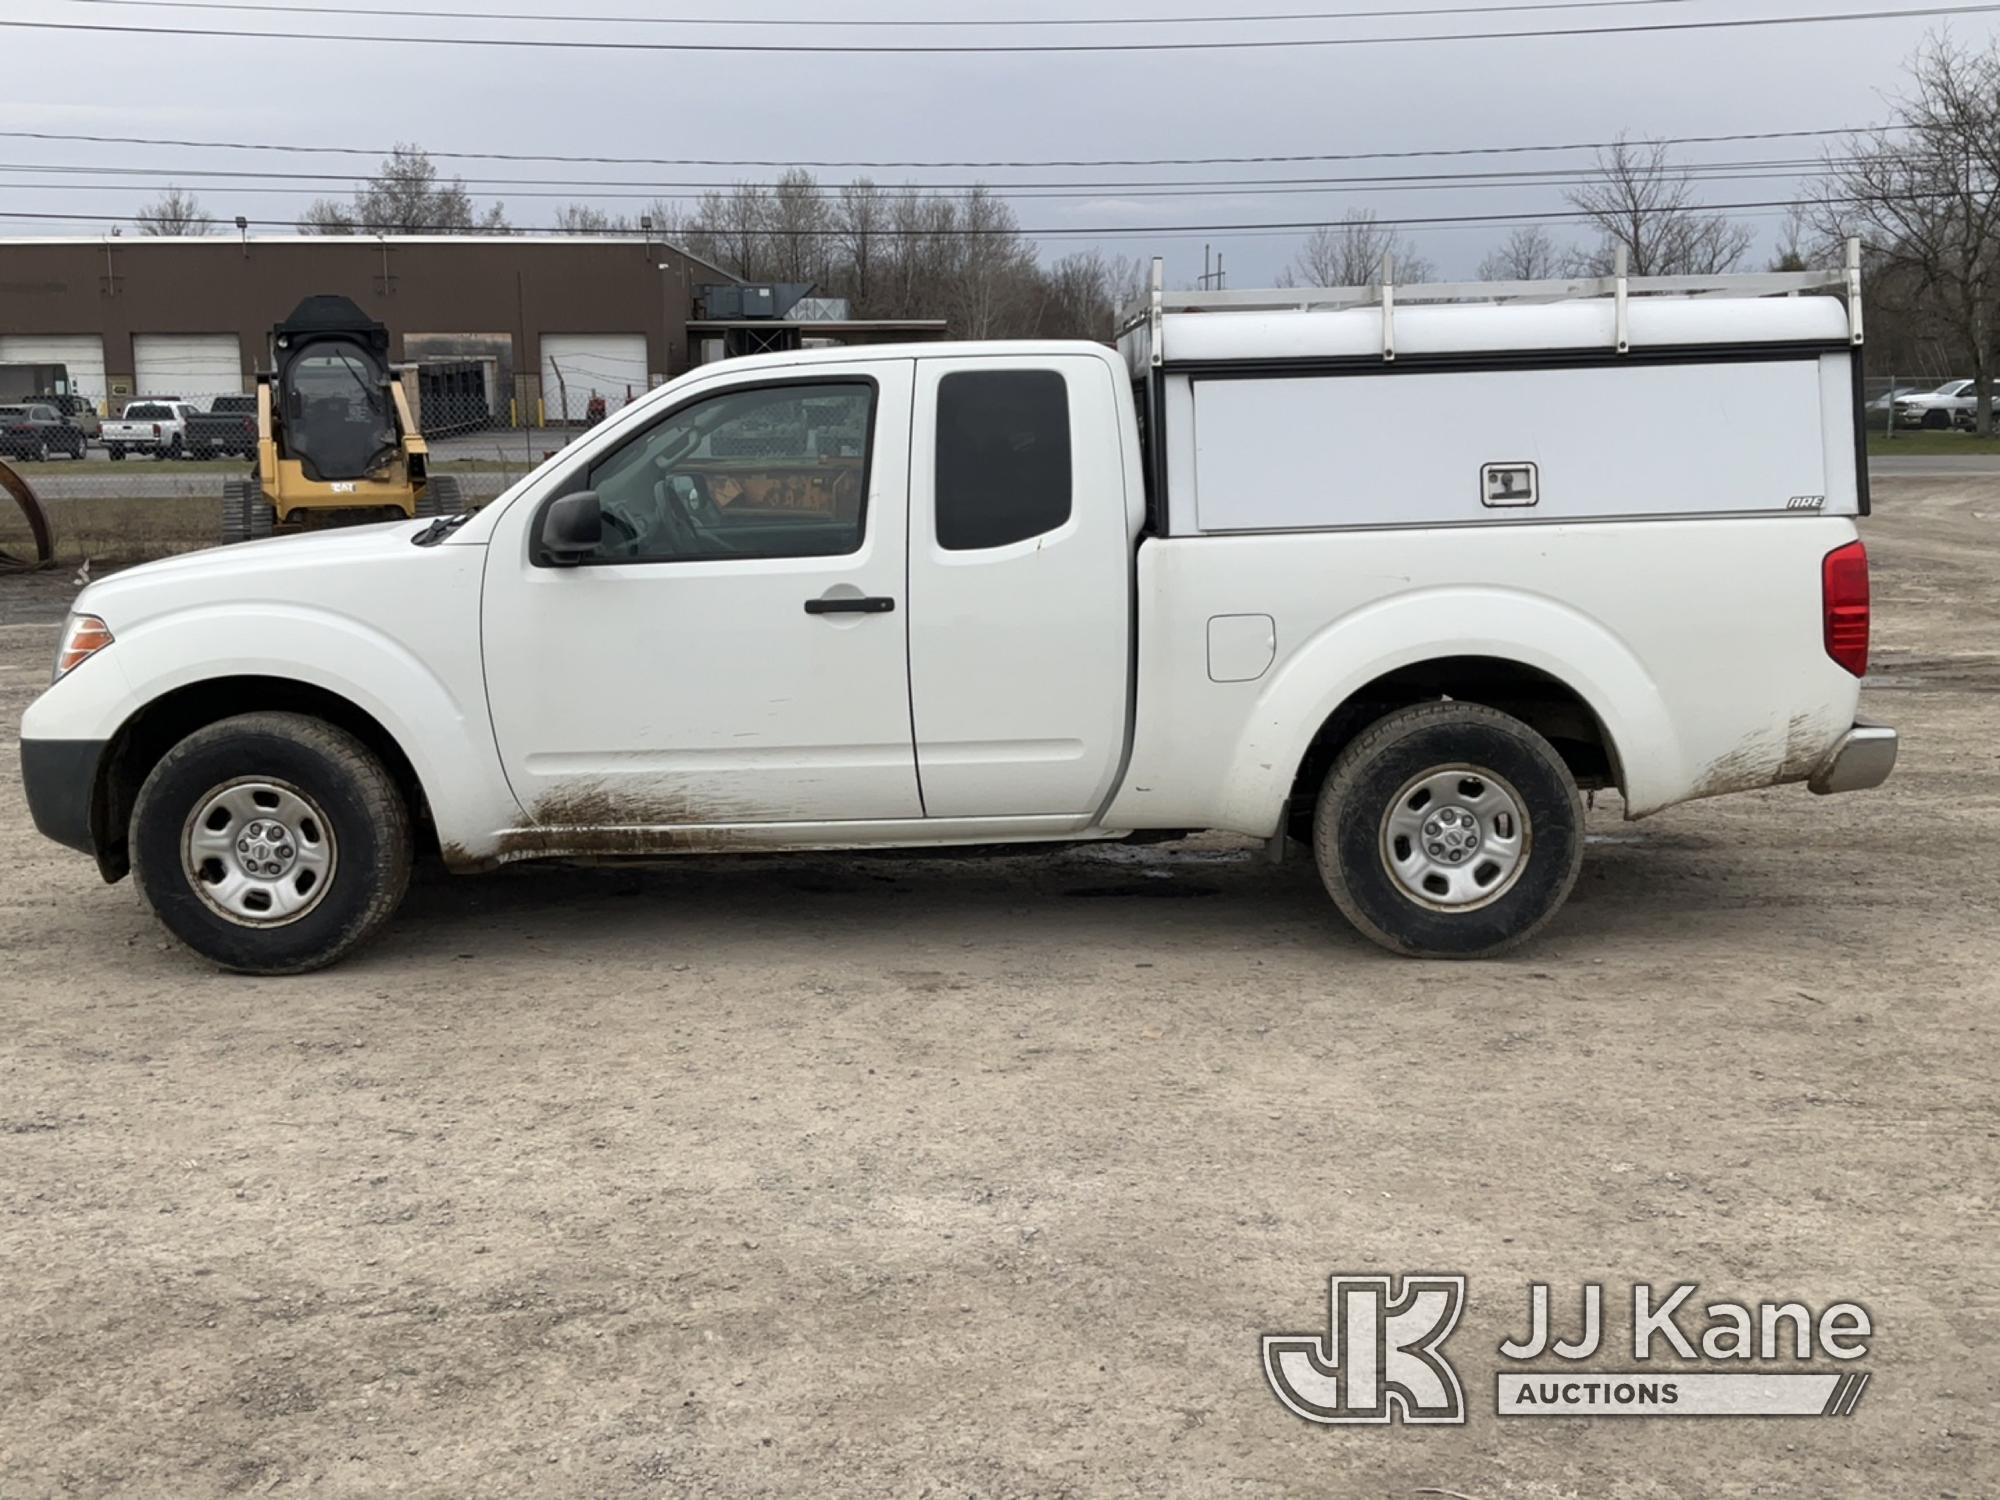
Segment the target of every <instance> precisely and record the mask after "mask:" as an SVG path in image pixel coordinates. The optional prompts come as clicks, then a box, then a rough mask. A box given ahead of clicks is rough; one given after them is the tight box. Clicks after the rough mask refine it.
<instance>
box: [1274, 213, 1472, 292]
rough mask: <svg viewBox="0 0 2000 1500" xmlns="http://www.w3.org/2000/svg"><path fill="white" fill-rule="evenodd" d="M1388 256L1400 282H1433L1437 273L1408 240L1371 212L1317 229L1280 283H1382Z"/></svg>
mask: <svg viewBox="0 0 2000 1500" xmlns="http://www.w3.org/2000/svg"><path fill="white" fill-rule="evenodd" d="M1385 255H1387V256H1389V257H1390V258H1391V271H1392V274H1393V275H1394V276H1395V278H1396V280H1397V281H1400V282H1405V283H1410V282H1418V281H1429V280H1431V279H1432V278H1433V277H1434V276H1435V275H1436V274H1437V273H1436V269H1435V268H1434V267H1433V266H1432V265H1431V263H1430V261H1429V260H1427V259H1426V258H1425V257H1424V256H1422V255H1420V254H1419V253H1418V252H1417V247H1416V246H1415V245H1414V244H1412V243H1411V242H1410V241H1409V239H1407V238H1406V237H1402V236H1399V235H1398V234H1397V233H1396V231H1395V230H1394V228H1392V227H1391V226H1389V225H1386V224H1378V223H1377V222H1376V221H1375V215H1374V214H1373V213H1372V212H1370V211H1369V210H1367V209H1359V210H1356V211H1355V212H1353V213H1350V214H1348V215H1347V217H1346V218H1344V219H1342V220H1341V221H1340V223H1338V224H1322V225H1321V226H1320V227H1319V228H1318V229H1315V230H1314V231H1313V232H1312V234H1311V235H1310V236H1309V237H1308V238H1307V240H1306V242H1305V244H1304V245H1303V246H1301V247H1300V249H1299V253H1298V254H1297V255H1296V256H1294V257H1293V258H1292V263H1291V265H1289V266H1287V267H1286V268H1285V269H1284V270H1283V271H1280V272H1279V273H1278V285H1279V286H1374V285H1375V284H1376V283H1377V282H1379V281H1380V280H1381V279H1382V257H1383V256H1385Z"/></svg>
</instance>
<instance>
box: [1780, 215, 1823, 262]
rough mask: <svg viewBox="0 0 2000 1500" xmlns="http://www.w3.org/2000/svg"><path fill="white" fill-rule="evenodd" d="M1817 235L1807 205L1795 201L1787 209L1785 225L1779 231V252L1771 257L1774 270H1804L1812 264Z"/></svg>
mask: <svg viewBox="0 0 2000 1500" xmlns="http://www.w3.org/2000/svg"><path fill="white" fill-rule="evenodd" d="M1816 238H1817V235H1816V233H1815V231H1814V229H1813V225H1812V219H1811V217H1810V216H1809V215H1808V214H1807V212H1806V206H1805V205H1804V204H1801V203H1794V204H1793V205H1792V206H1791V207H1790V208H1789V209H1787V210H1786V211H1785V223H1784V227H1783V228H1782V229H1780V230H1779V231H1778V249H1777V253H1776V254H1774V255H1773V256H1772V257H1771V269H1772V270H1773V271H1803V270H1806V269H1807V268H1808V266H1810V264H1811V262H1812V257H1813V254H1814V252H1815V250H1816V248H1817V247H1816V245H1815V244H1814V241H1815V239H1816Z"/></svg>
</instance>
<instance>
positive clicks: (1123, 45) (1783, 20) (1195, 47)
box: [0, 3, 2000, 57]
mask: <svg viewBox="0 0 2000 1500" xmlns="http://www.w3.org/2000/svg"><path fill="white" fill-rule="evenodd" d="M1995 11H2000V3H1990V4H1973V5H1928V6H1922V7H1916V8H1912V9H1909V10H1860V11H1841V12H1822V13H1817V14H1811V15H1798V16H1755V17H1736V18H1732V19H1729V20H1722V21H1645V22H1640V23H1637V24H1634V25H1630V26H1552V27H1544V28H1541V29H1538V30H1533V31H1440V32H1430V33H1418V34H1414V35H1401V36H1340V37H1269V38H1248V37H1239V38H1235V39H1232V40H1222V41H1188V42H1170V41H1159V42H1010V43H997V42H996V43H976V44H975V43H944V42H937V43H928V42H927V43H898V44H894V45H890V44H878V43H852V44H850V43H826V42H630V41H615V42H614V41H595V40H586V39H581V38H575V37H558V38H552V39H536V38H531V37H497V36H410V35H407V34H403V33H385V34H382V35H379V36H365V35H357V34H356V33H354V32H350V31H241V30H226V29H224V28H221V27H215V26H127V25H116V24H112V23H110V22H102V21H13V20H5V21H0V27H5V28H8V29H10V30H15V31H55V32H82V33H90V32H95V33H108V34H111V35H117V36H144V37H169V36H172V37H211V38H213V37H222V38H227V39H229V40H232V41H288V42H357V43H366V44H373V45H376V46H389V47H506V48H516V49H519V48H529V49H533V50H535V51H544V52H546V51H564V52H698V53H722V52H729V53H757V54H773V53H790V54H794V55H812V56H830V55H835V54H844V55H850V56H852V55H862V54H865V55H871V56H890V55H895V56H932V57H935V56H940V55H945V54H952V55H991V54H995V53H1009V54H1015V55H1026V54H1048V53H1058V52H1061V53H1104V52H1247V51H1268V50H1280V49H1282V50H1285V51H1297V50H1299V49H1301V48H1325V47H1386V46H1401V45H1406V44H1407V45H1415V44H1418V43H1424V42H1502V41H1524V40H1529V39H1535V38H1549V37H1593V36H1658V35H1662V34H1667V33H1674V32H1696V31H1741V30H1746V29H1749V28H1752V27H1772V26H1794V27H1796V26H1822V25H1836V24H1840V23H1843V22H1849V21H1909V20H1920V19H1924V18H1927V17H1935V16H1976V15H1990V14H1992V13H1993V12H1995Z"/></svg>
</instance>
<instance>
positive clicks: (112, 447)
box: [104, 443, 125, 458]
mask: <svg viewBox="0 0 2000 1500" xmlns="http://www.w3.org/2000/svg"><path fill="white" fill-rule="evenodd" d="M104 456H105V457H106V458H123V457H124V456H125V449H124V447H123V446H122V445H121V444H118V443H106V444H105V445H104Z"/></svg>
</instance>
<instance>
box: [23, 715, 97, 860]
mask: <svg viewBox="0 0 2000 1500" xmlns="http://www.w3.org/2000/svg"><path fill="white" fill-rule="evenodd" d="M103 758H104V742H103V741H102V740H29V739H24V740H22V741H21V786H22V789H23V790H24V791H25V792H26V793H27V794H28V813H29V815H30V816H31V817H33V818H34V820H35V827H37V828H39V829H40V830H41V831H42V832H43V834H45V835H46V836H47V837H49V838H52V839H54V840H55V841H56V842H57V843H58V844H65V845H67V846H68V847H70V848H72V849H80V850H82V851H83V852H84V853H85V854H95V853H97V839H96V837H95V835H94V834H93V833H92V832H91V827H90V808H91V802H92V799H93V798H94V796H95V795H96V791H97V766H98V762H99V761H101V760H102V759H103Z"/></svg>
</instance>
